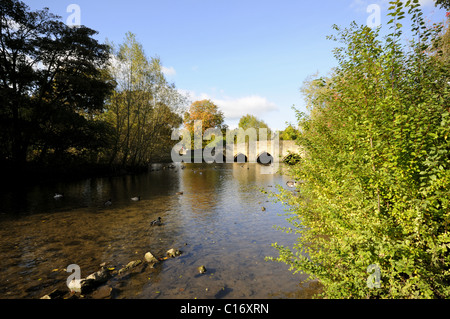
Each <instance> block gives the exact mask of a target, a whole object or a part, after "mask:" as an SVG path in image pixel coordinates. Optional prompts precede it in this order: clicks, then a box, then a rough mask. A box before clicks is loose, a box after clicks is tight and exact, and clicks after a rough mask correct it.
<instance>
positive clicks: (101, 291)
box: [92, 285, 112, 299]
mask: <svg viewBox="0 0 450 319" xmlns="http://www.w3.org/2000/svg"><path fill="white" fill-rule="evenodd" d="M111 292H112V288H111V287H110V286H107V285H105V286H101V287H100V288H98V289H97V290H96V291H94V292H93V293H92V298H93V299H107V298H110V297H111Z"/></svg>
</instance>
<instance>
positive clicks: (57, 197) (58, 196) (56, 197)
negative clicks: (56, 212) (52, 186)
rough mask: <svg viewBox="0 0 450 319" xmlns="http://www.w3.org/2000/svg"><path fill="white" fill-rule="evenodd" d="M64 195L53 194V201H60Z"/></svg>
mask: <svg viewBox="0 0 450 319" xmlns="http://www.w3.org/2000/svg"><path fill="white" fill-rule="evenodd" d="M63 197H64V194H59V193H55V196H53V198H54V199H60V198H63Z"/></svg>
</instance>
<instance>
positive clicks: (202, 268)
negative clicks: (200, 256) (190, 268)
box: [197, 265, 206, 274]
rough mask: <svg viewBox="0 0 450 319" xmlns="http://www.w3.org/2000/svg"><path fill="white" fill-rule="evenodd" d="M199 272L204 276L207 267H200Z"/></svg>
mask: <svg viewBox="0 0 450 319" xmlns="http://www.w3.org/2000/svg"><path fill="white" fill-rule="evenodd" d="M197 270H198V272H199V273H201V274H204V273H205V272H206V267H205V266H203V265H201V266H200V267H198V268H197Z"/></svg>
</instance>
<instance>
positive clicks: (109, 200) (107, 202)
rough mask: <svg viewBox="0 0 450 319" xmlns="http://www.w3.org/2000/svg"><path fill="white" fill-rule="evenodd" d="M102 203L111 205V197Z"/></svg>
mask: <svg viewBox="0 0 450 319" xmlns="http://www.w3.org/2000/svg"><path fill="white" fill-rule="evenodd" d="M104 205H105V206H111V205H112V201H111V199H108V200H107V201H106V202H105V204H104Z"/></svg>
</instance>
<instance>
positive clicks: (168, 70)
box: [161, 66, 177, 76]
mask: <svg viewBox="0 0 450 319" xmlns="http://www.w3.org/2000/svg"><path fill="white" fill-rule="evenodd" d="M161 71H162V73H164V75H166V76H173V75H175V74H177V71H175V69H174V68H173V67H172V66H171V67H170V68H166V67H165V66H163V67H161Z"/></svg>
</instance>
